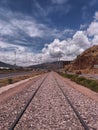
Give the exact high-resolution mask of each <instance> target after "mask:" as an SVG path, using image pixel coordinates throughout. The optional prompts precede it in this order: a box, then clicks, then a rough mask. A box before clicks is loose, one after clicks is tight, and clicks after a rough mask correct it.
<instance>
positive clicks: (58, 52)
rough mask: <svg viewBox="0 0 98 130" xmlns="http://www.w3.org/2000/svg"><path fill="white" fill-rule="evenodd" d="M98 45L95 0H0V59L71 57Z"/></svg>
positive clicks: (24, 61) (23, 61) (30, 61)
mask: <svg viewBox="0 0 98 130" xmlns="http://www.w3.org/2000/svg"><path fill="white" fill-rule="evenodd" d="M93 45H98V0H0V60H1V61H4V62H7V63H11V64H14V63H15V54H16V62H17V65H23V66H27V65H31V64H38V63H42V62H47V61H56V60H58V58H59V57H60V59H61V60H72V59H74V58H75V57H76V56H77V55H78V54H80V53H82V52H83V51H84V50H85V49H87V48H88V47H90V46H93Z"/></svg>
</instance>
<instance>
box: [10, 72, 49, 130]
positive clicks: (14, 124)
mask: <svg viewBox="0 0 98 130" xmlns="http://www.w3.org/2000/svg"><path fill="white" fill-rule="evenodd" d="M47 76H48V74H47V75H46V77H45V78H44V79H43V80H42V82H41V83H40V85H39V86H38V88H37V89H36V90H35V92H34V93H33V95H32V96H31V98H30V99H29V100H28V102H27V103H26V105H25V106H24V108H23V110H21V112H20V113H19V114H18V116H17V117H16V119H15V121H14V123H13V124H12V125H11V127H10V128H9V130H14V128H15V127H16V125H17V124H18V122H19V120H20V119H21V117H22V115H23V114H24V112H25V111H26V109H27V107H28V106H29V105H30V103H31V101H32V100H33V98H34V97H35V95H36V93H37V92H38V90H39V89H40V87H41V86H42V84H43V82H44V81H45V79H46V78H47Z"/></svg>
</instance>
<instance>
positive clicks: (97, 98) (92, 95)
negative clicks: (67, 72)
mask: <svg viewBox="0 0 98 130" xmlns="http://www.w3.org/2000/svg"><path fill="white" fill-rule="evenodd" d="M62 79H63V80H64V81H65V82H66V84H68V85H69V86H70V87H72V88H74V89H76V90H77V91H79V92H81V93H82V94H84V95H86V96H88V97H89V98H91V99H93V100H95V101H97V102H98V93H96V92H94V91H92V90H90V89H88V88H86V87H84V86H82V85H79V84H77V83H75V82H73V81H71V80H70V79H67V78H63V77H62Z"/></svg>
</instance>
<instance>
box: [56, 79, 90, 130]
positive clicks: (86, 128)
mask: <svg viewBox="0 0 98 130" xmlns="http://www.w3.org/2000/svg"><path fill="white" fill-rule="evenodd" d="M55 81H56V83H57V85H58V87H59V89H60V90H61V92H62V93H63V95H64V97H65V99H66V100H67V102H68V103H69V105H70V106H71V108H72V109H73V111H74V113H75V114H76V116H77V117H78V119H79V121H80V123H81V125H82V126H83V127H84V130H90V129H89V127H88V126H87V124H86V123H85V121H84V120H83V118H82V117H81V115H80V114H79V112H78V111H77V110H76V108H75V107H74V106H73V105H72V103H71V101H70V100H69V99H68V97H67V95H66V94H65V93H64V91H63V89H62V88H61V86H60V85H59V83H58V81H57V79H56V78H55Z"/></svg>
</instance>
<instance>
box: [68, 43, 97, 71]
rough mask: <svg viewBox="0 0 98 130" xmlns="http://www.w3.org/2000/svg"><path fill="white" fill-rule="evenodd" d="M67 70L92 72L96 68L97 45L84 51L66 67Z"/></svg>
mask: <svg viewBox="0 0 98 130" xmlns="http://www.w3.org/2000/svg"><path fill="white" fill-rule="evenodd" d="M66 68H67V69H68V70H71V71H72V70H85V69H88V70H92V69H97V68H98V45H95V46H93V47H91V48H88V49H87V50H85V51H84V52H83V53H82V54H80V55H78V56H77V58H76V59H75V60H74V61H73V62H72V63H71V64H70V65H69V66H67V67H66Z"/></svg>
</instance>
